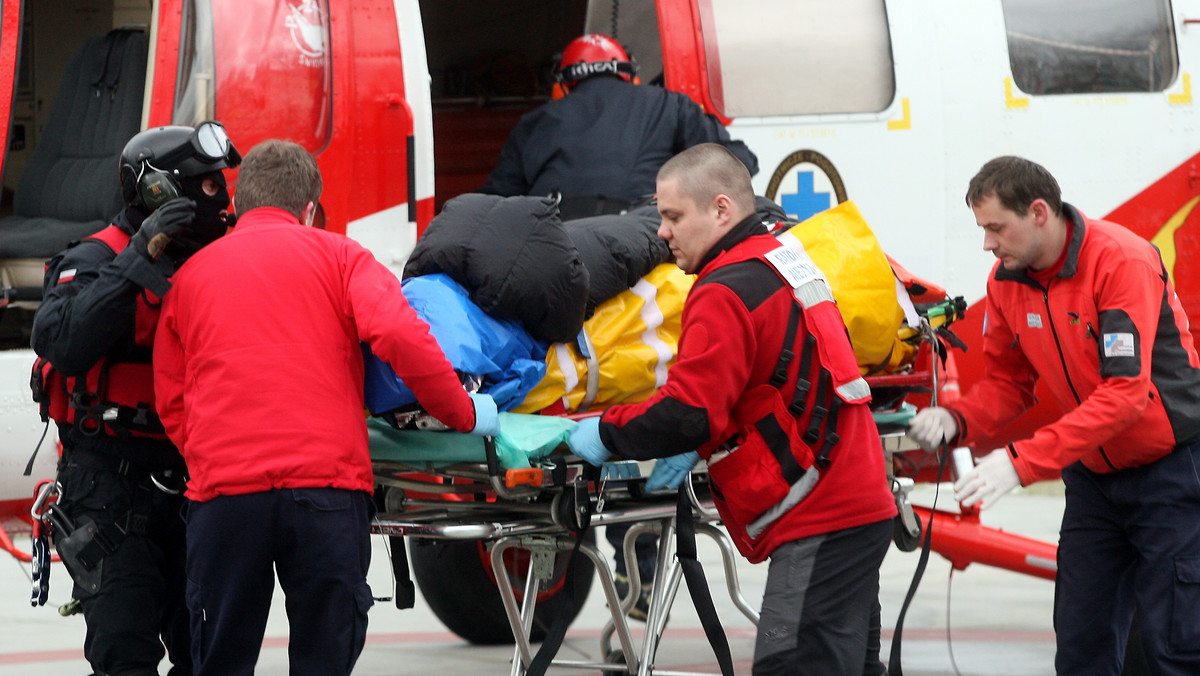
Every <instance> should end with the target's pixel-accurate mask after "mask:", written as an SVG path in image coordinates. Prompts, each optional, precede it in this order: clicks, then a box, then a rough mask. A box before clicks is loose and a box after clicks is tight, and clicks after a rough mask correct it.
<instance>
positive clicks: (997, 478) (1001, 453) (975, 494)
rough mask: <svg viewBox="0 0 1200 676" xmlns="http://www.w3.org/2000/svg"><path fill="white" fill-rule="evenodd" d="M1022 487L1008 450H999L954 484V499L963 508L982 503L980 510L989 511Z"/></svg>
mask: <svg viewBox="0 0 1200 676" xmlns="http://www.w3.org/2000/svg"><path fill="white" fill-rule="evenodd" d="M1020 485H1021V478H1020V477H1019V476H1017V470H1016V468H1015V467H1013V464H1012V459H1011V458H1009V456H1008V449H1007V448H998V449H996V450H994V451H992V452H991V453H988V454H987V455H985V456H984V457H983V460H980V461H979V464H977V465H975V469H973V470H971V471H970V472H969V473H968V474H967V475H966V476H964V477H962V478H960V479H959V480H958V481H957V482H955V484H954V499H955V500H958V501H959V502H960V503H962V506H963V507H970V506H971V505H973V504H975V503H976V502H980V501H982V502H981V503H980V505H979V508H980V509H987V508H988V507H991V506H992V505H994V504H996V501H997V500H999V499H1000V498H1002V497H1004V496H1005V495H1007V494H1008V492H1009V491H1011V490H1012V489H1014V488H1016V487H1017V486H1020Z"/></svg>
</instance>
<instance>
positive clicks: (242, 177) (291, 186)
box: [233, 139, 321, 218]
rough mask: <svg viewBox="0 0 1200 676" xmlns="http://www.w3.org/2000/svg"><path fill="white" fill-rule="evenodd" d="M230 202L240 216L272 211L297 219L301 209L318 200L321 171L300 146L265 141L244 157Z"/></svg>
mask: <svg viewBox="0 0 1200 676" xmlns="http://www.w3.org/2000/svg"><path fill="white" fill-rule="evenodd" d="M233 199H234V202H235V204H236V205H237V210H238V211H239V212H241V213H243V214H244V213H246V212H247V211H250V210H251V209H257V208H258V207H276V208H278V209H283V210H284V211H286V212H288V213H290V214H291V215H293V216H295V217H296V218H300V217H301V214H302V212H303V211H304V207H305V205H307V204H308V203H309V202H312V203H314V204H315V203H316V202H317V201H318V200H319V199H321V170H320V169H318V168H317V161H316V160H315V159H313V156H312V154H311V153H309V152H308V151H307V150H305V149H304V147H303V146H301V145H298V144H296V143H292V142H291V141H281V140H278V139H269V140H266V141H263V142H262V143H259V144H258V145H256V146H254V147H253V148H251V149H250V152H248V153H246V157H245V159H244V160H242V166H241V170H240V171H239V172H238V179H237V190H236V192H235V193H234V197H233Z"/></svg>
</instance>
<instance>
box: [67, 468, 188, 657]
mask: <svg viewBox="0 0 1200 676" xmlns="http://www.w3.org/2000/svg"><path fill="white" fill-rule="evenodd" d="M67 453H68V459H67V462H66V464H65V465H64V466H63V468H62V469H61V470H60V471H59V473H58V481H59V483H60V484H61V486H62V493H61V495H62V496H61V498H60V499H59V506H60V507H61V508H62V510H63V511H64V512H65V513H66V514H67V516H68V517H70V519H71V520H72V521H73V522H74V523H75V524H76V525H77V526H78V525H80V524H81V523H83V522H86V521H87V520H88V519H90V520H92V521H93V522H95V524H96V526H97V527H99V528H100V529H102V530H105V531H107V532H110V533H111V532H113V531H112V524H113V523H114V522H115V521H118V520H120V521H122V523H124V522H125V520H126V519H127V515H128V514H129V512H130V509H131V507H133V506H134V505H135V504H136V505H137V506H138V510H139V511H141V512H145V513H146V515H147V516H148V519H147V520H146V522H145V527H144V528H138V529H137V531H141V532H136V531H135V532H131V533H130V534H129V535H127V536H125V537H124V538H123V539H121V540H120V542H119V544H118V545H117V547H116V548H115V549H114V550H113V551H112V552H111V553H109V554H107V555H105V556H104V557H103V558H102V559H101V560H100V563H99V564H98V566H97V568H98V570H99V577H98V579H99V587H98V588H91V587H88V588H85V587H82V586H80V585H78V584H76V585H75V587H74V590H73V591H72V594H73V596H74V597H75V598H76V599H79V601H80V605H81V607H82V609H83V618H84V621H85V622H86V624H87V633H86V634H85V637H84V643H83V654H84V656H85V657H86V658H87V661H88V663H89V664H91V667H92V669H93V670H95V672H96V673H99V674H110V675H111V676H142V675H149V674H153V675H155V676H157V674H158V664H159V662H161V661H162V658H163V655H164V654H166V655H167V656H168V657H169V658H170V661H171V664H172V667H171V670H170V674H171V676H189V675H190V674H191V673H192V660H191V654H190V645H189V637H190V634H189V631H188V614H187V608H186V607H185V606H184V601H183V598H184V586H185V585H184V580H185V578H184V552H185V549H184V524H183V519H182V518H181V517H180V508H181V506H182V504H183V498H182V497H179V496H173V495H169V494H167V493H164V492H162V491H160V490H158V489H157V488H155V487H154V486H153V485H152V484H151V483H150V481H149V477H148V475H147V474H146V473H145V472H144V471H142V472H137V471H133V472H124V473H123V472H120V471H113V470H111V469H105V468H100V467H96V466H94V465H90V464H87V463H85V462H82V461H77V460H72V459H71V456H72V454H75V455H80V456H82V452H81V451H76V452H74V453H73V452H72V451H70V450H68V451H67ZM93 578H94V575H93Z"/></svg>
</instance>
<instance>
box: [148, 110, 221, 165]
mask: <svg viewBox="0 0 1200 676" xmlns="http://www.w3.org/2000/svg"><path fill="white" fill-rule="evenodd" d="M187 159H196V160H199V161H200V162H201V163H203V164H216V163H217V162H221V161H224V162H225V165H226V166H227V167H228V168H230V169H232V168H234V167H236V166H238V165H239V164H241V163H242V156H241V154H240V153H238V151H237V148H235V147H233V141H230V140H229V134H227V133H226V132H225V125H223V124H221V123H220V122H217V121H216V120H205V121H204V122H201V123H200V124H198V125H196V128H195V129H194V130H193V131H192V133H191V135H190V136H188V142H187V143H186V144H183V145H180V146H179V147H178V148H175V149H174V150H170V151H168V152H166V153H163V155H162V157H156V158H154V161H155V163H156V164H158V165H160V166H166V167H173V166H177V165H179V164H181V163H183V162H184V161H185V160H187Z"/></svg>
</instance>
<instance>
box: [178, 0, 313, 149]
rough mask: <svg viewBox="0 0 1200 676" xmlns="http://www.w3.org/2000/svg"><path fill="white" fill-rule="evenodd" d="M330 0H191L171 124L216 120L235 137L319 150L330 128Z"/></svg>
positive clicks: (185, 11)
mask: <svg viewBox="0 0 1200 676" xmlns="http://www.w3.org/2000/svg"><path fill="white" fill-rule="evenodd" d="M328 45H329V2H328V0H286V1H285V2H279V3H213V2H208V1H206V0H189V1H188V2H187V3H186V4H185V7H184V20H183V36H182V38H181V40H180V58H179V64H180V66H179V68H180V70H179V84H178V86H177V87H176V100H175V113H174V115H173V121H174V122H175V123H176V124H197V123H199V122H200V121H202V120H210V119H215V120H218V121H220V122H221V123H222V124H224V125H225V128H226V129H228V130H229V134H230V136H232V137H233V138H234V140H235V142H236V140H237V139H238V138H244V137H250V138H286V139H289V140H291V141H294V142H296V143H299V144H300V145H302V146H304V147H305V148H306V149H307V150H308V151H309V152H312V153H314V154H315V153H317V152H319V151H320V150H322V149H323V148H324V147H325V145H326V143H328V141H329V138H330V134H331V132H332V129H331V126H330V118H331V112H332V101H331V97H330V91H331V84H330V83H331V73H332V71H331V68H330V58H329V53H328V49H327V48H328Z"/></svg>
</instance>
